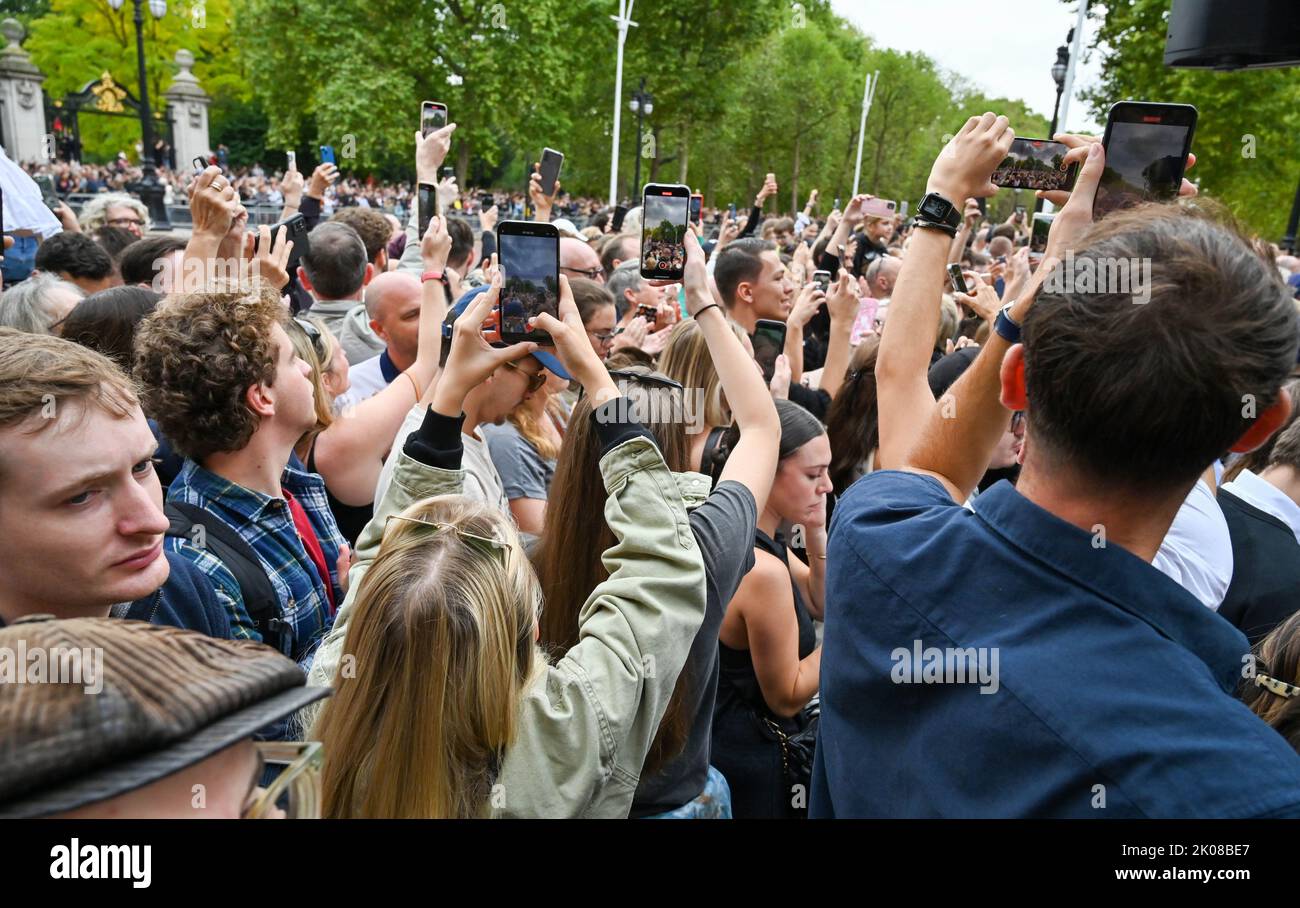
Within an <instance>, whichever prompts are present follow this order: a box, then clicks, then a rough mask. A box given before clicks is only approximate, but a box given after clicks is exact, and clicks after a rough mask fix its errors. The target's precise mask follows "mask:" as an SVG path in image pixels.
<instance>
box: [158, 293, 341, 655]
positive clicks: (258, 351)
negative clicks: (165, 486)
mask: <svg viewBox="0 0 1300 908" xmlns="http://www.w3.org/2000/svg"><path fill="white" fill-rule="evenodd" d="M288 317H289V316H288V315H287V313H286V312H285V310H284V307H283V306H282V305H281V304H280V300H279V298H278V296H277V295H276V294H275V293H274V291H272V290H270V289H263V290H260V291H258V290H254V291H240V290H231V291H228V292H225V291H223V292H206V293H190V294H178V295H173V296H170V297H168V298H167V299H166V300H165V301H164V302H163V303H162V304H160V305H159V307H158V309H157V310H156V311H155V312H154V313H153V314H152V315H151V316H150V317H149V318H148V319H147V320H146V321H145V322H144V323H143V324H142V325H141V327H140V331H139V334H138V336H137V345H138V346H137V363H136V377H137V379H138V380H139V381H140V382H141V383H142V384H143V385H144V397H145V400H146V404H145V406H146V408H147V409H148V411H149V412H150V413H151V414H152V415H153V416H154V417H155V418H156V420H157V422H158V425H159V428H160V430H161V433H162V435H163V436H164V437H166V438H167V440H168V441H170V442H171V444H172V445H173V446H174V447H175V449H176V450H177V451H178V452H180V453H182V454H184V455H185V458H186V459H185V465H184V467H183V468H182V469H181V472H180V474H179V475H178V476H177V477H176V479H175V480H174V481H173V482H172V484H171V487H170V489H169V490H168V495H167V497H168V500H169V501H173V502H181V503H186V504H189V505H193V506H197V507H199V508H202V509H203V510H204V511H205V512H207V513H208V514H210V515H211V516H213V517H215V518H217V519H218V520H220V521H222V522H223V523H225V524H226V525H227V526H229V527H230V528H232V529H233V530H235V531H236V532H237V533H238V534H239V536H240V537H241V538H242V539H243V541H244V542H245V543H247V545H248V547H249V548H251V549H252V550H253V552H254V553H255V554H256V555H257V558H258V561H259V562H260V563H261V567H262V569H263V570H264V571H265V572H266V575H267V579H268V580H270V582H271V585H272V587H273V588H274V590H275V593H276V598H277V599H278V600H279V608H280V616H279V617H280V618H281V619H282V621H284V622H285V623H286V625H287V632H286V633H284V634H283V636H282V639H281V641H280V642H281V646H282V649H284V650H285V653H286V655H288V656H290V657H291V658H293V659H294V660H295V661H297V662H298V663H299V664H301V665H302V666H303V667H304V669H306V668H307V667H308V666H309V665H310V662H311V657H312V655H313V653H314V652H315V649H316V646H317V645H318V644H319V643H320V641H321V639H322V638H323V637H324V635H325V633H326V632H327V631H329V629H330V627H331V626H332V624H333V621H334V612H335V610H336V608H337V606H338V604H339V603H341V602H342V601H343V590H342V589H341V588H340V584H339V581H340V576H339V574H340V565H341V566H342V569H343V572H344V573H345V574H346V568H347V558H348V557H349V555H348V552H347V546H346V543H345V542H344V540H343V537H342V536H341V535H340V534H339V531H338V527H337V526H336V525H335V523H334V517H333V515H331V513H330V510H329V506H328V503H327V501H326V495H325V484H324V481H323V480H322V479H321V478H320V476H318V475H316V474H314V473H308V472H305V471H304V470H302V469H300V468H298V467H299V466H300V465H299V464H298V463H297V460H296V458H295V459H293V464H294V465H290V461H291V458H293V448H294V445H295V444H296V443H297V442H298V441H299V439H301V438H302V436H303V435H304V433H306V432H308V431H309V430H311V429H312V428H313V427H314V426H315V425H316V411H315V401H314V393H315V391H314V387H313V384H312V381H311V378H310V367H309V366H308V365H307V364H306V363H305V362H303V361H302V360H301V359H299V358H298V357H297V355H296V354H295V353H294V349H293V344H292V342H291V341H290V339H289V335H288V334H287V333H286V332H285V329H284V327H283V324H284V320H285V319H287V318H288ZM196 526H198V524H197V523H196ZM167 545H168V547H169V548H171V549H172V551H175V552H178V553H180V554H181V555H183V556H185V557H186V558H188V559H190V560H191V561H193V562H194V564H196V565H197V566H198V567H199V569H200V570H202V571H203V572H204V573H205V574H207V575H208V577H209V578H210V579H211V580H212V583H213V586H214V587H215V589H216V591H217V594H218V597H219V598H220V599H221V600H222V601H223V603H224V604H225V606H226V608H227V609H228V611H229V613H230V624H231V630H232V632H233V636H235V637H245V638H249V639H253V640H264V635H263V634H262V632H261V631H260V630H259V628H258V627H257V625H256V624H255V622H254V620H253V618H251V617H250V614H249V611H250V610H249V608H248V607H247V605H246V603H245V600H244V595H243V592H242V591H241V589H240V585H239V582H238V581H237V580H236V578H235V575H234V573H232V571H231V569H230V566H229V565H227V564H225V563H223V562H222V561H221V560H220V559H219V558H218V557H217V556H216V555H215V554H214V553H213V552H212V551H211V550H210V548H208V547H206V546H205V545H204V544H203V538H202V537H197V538H196V537H173V536H168V537H167ZM344 582H346V578H344ZM264 642H265V641H264Z"/></svg>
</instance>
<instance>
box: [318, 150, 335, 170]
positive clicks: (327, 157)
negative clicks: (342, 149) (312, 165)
mask: <svg viewBox="0 0 1300 908" xmlns="http://www.w3.org/2000/svg"><path fill="white" fill-rule="evenodd" d="M320 162H321V163H322V164H333V165H335V166H338V161H336V160H335V159H334V146H333V145H322V146H321V147H320Z"/></svg>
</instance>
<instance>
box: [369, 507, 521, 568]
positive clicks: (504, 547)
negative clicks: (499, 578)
mask: <svg viewBox="0 0 1300 908" xmlns="http://www.w3.org/2000/svg"><path fill="white" fill-rule="evenodd" d="M389 520H402V521H405V522H406V523H416V524H419V525H420V526H425V527H433V528H434V529H436V530H451V531H452V532H453V533H455V534H456V535H457V536H459V537H460V538H461V540H462V541H464V543H465V544H466V545H468V546H469V547H470V548H473V549H476V550H477V551H479V552H482V553H483V554H484V555H487V556H488V557H489V558H495V559H496V560H497V561H498V563H500V565H501V566H502V567H505V566H506V559H507V557H508V556H509V552H510V546H509V544H508V543H505V542H502V541H501V540H500V539H493V538H491V537H489V536H479V535H478V534H476V533H469V532H466V531H465V530H462V529H461V528H460V527H458V526H455V525H453V524H450V523H434V522H432V521H429V520H421V519H420V518H418V517H403V516H401V515H400V514H390V515H389V516H388V520H385V521H384V527H385V528H387V527H388V521H389Z"/></svg>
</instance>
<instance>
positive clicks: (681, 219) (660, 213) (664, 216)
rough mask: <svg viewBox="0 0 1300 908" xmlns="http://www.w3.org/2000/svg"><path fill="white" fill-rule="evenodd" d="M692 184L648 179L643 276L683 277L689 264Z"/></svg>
mask: <svg viewBox="0 0 1300 908" xmlns="http://www.w3.org/2000/svg"><path fill="white" fill-rule="evenodd" d="M690 198H691V190H690V187H689V186H682V185H677V184H666V183H648V184H646V187H645V192H644V194H643V196H642V209H641V276H642V277H643V278H646V279H648V280H666V281H680V280H681V279H682V275H683V274H684V273H685V268H686V246H685V236H686V223H687V221H688V220H689V219H690Z"/></svg>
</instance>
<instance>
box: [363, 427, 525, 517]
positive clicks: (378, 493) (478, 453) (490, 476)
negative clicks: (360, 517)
mask: <svg viewBox="0 0 1300 908" xmlns="http://www.w3.org/2000/svg"><path fill="white" fill-rule="evenodd" d="M428 409H429V407H428V405H427V404H416V405H415V406H414V407H412V408H411V411H410V412H409V413H407V414H406V419H405V420H403V421H402V425H401V428H399V429H398V430H397V434H396V435H395V436H394V437H393V447H392V450H390V451H389V452H388V459H387V460H385V461H384V468H383V470H381V471H380V473H379V484H378V485H376V486H375V502H376V503H378V502H380V501H382V500H383V497H384V493H385V492H386V491H388V484H389V483H391V482H392V481H393V471H394V470H396V469H397V453H398V452H400V451H401V450H402V447H403V445H405V444H406V437H407V436H408V435H410V434H411V433H412V432H416V431H419V428H420V425H421V424H422V423H423V422H424V414H425V413H426V412H427V411H428ZM460 440H461V442H462V443H463V444H464V445H465V455H464V457H463V458H462V460H461V469H463V470H464V471H465V487H464V490H463V491H462V492H461V494H462V495H464V496H465V497H466V498H472V499H474V500H475V501H481V502H483V503H484V504H490V505H494V506H496V507H498V508H500V509H501V513H503V514H505V515H506V516H507V517H510V516H511V514H510V502H509V501H507V500H506V491H505V488H504V487H503V486H502V484H501V475H500V474H499V473H497V468H496V467H495V466H494V465H493V464H492V455H491V454H489V453H488V446H487V442H485V441H483V440H482V439H481V438H478V437H476V436H473V435H466V434H465V433H464V432H462V433H461V436H460ZM512 519H513V518H512Z"/></svg>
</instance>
